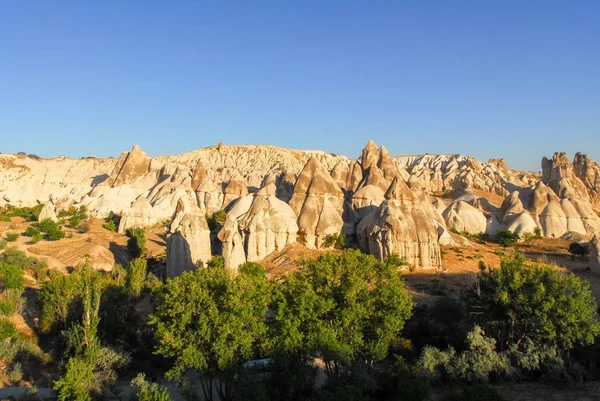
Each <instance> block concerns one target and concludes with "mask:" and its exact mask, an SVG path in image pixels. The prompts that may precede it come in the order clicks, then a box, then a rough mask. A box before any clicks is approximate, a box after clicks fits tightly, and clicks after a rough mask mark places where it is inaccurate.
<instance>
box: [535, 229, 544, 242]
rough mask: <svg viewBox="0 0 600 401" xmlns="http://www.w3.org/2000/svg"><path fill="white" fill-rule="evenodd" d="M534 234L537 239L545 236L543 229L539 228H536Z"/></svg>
mask: <svg viewBox="0 0 600 401" xmlns="http://www.w3.org/2000/svg"><path fill="white" fill-rule="evenodd" d="M533 234H534V235H535V239H540V238H542V236H543V233H542V229H541V228H539V227H536V228H535V229H534V230H533Z"/></svg>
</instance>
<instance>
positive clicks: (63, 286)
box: [37, 270, 80, 333]
mask: <svg viewBox="0 0 600 401" xmlns="http://www.w3.org/2000/svg"><path fill="white" fill-rule="evenodd" d="M79 295H80V286H79V271H78V270H75V271H74V272H73V273H71V274H69V275H63V274H60V273H54V274H52V276H51V278H50V281H48V282H47V283H46V284H45V285H44V287H42V289H41V290H40V291H39V292H38V295H37V301H38V303H39V306H40V329H41V330H42V332H44V333H48V332H50V331H53V330H55V329H66V328H67V327H68V326H69V325H70V323H71V321H72V320H73V316H72V314H73V304H74V303H75V301H76V299H77V298H78V297H79Z"/></svg>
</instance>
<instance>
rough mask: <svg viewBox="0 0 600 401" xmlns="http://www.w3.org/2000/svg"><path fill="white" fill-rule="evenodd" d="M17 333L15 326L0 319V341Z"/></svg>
mask: <svg viewBox="0 0 600 401" xmlns="http://www.w3.org/2000/svg"><path fill="white" fill-rule="evenodd" d="M16 335H17V328H16V327H15V325H14V324H12V323H11V322H9V321H8V320H4V319H0V341H4V340H6V339H10V338H13V337H14V336H16Z"/></svg>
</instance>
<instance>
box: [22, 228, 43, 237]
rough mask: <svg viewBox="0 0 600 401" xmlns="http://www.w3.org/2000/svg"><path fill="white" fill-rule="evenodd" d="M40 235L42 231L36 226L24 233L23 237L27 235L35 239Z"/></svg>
mask: <svg viewBox="0 0 600 401" xmlns="http://www.w3.org/2000/svg"><path fill="white" fill-rule="evenodd" d="M39 234H40V230H38V229H37V228H35V227H34V226H29V227H27V229H26V230H25V231H24V232H23V235H25V236H27V237H33V236H34V235H39Z"/></svg>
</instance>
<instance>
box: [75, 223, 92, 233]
mask: <svg viewBox="0 0 600 401" xmlns="http://www.w3.org/2000/svg"><path fill="white" fill-rule="evenodd" d="M77 231H79V233H80V234H85V233H87V232H89V231H90V223H88V222H87V221H84V222H83V223H80V224H79V225H78V226H77Z"/></svg>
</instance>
